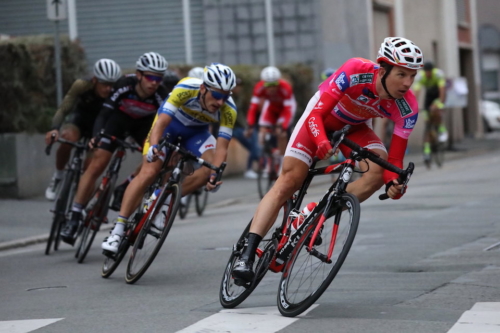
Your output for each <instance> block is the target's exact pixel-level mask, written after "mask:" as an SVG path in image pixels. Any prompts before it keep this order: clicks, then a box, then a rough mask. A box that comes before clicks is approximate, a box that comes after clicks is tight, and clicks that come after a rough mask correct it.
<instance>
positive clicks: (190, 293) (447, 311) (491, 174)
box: [0, 150, 500, 333]
mask: <svg viewBox="0 0 500 333" xmlns="http://www.w3.org/2000/svg"><path fill="white" fill-rule="evenodd" d="M499 162H500V150H488V153H485V152H481V154H479V155H476V154H474V156H467V155H463V156H460V158H457V159H454V160H453V162H452V163H447V164H446V165H445V166H444V167H443V168H442V169H432V170H430V171H428V170H426V169H425V168H424V167H423V166H421V165H419V166H417V168H416V171H415V174H414V176H413V178H412V180H411V183H410V188H409V191H408V193H407V194H406V195H405V196H404V198H403V199H401V200H399V201H391V200H389V201H384V202H381V201H379V200H378V199H377V198H376V196H375V195H374V196H373V197H372V198H370V199H369V200H367V201H366V202H365V203H363V204H362V213H361V223H360V227H359V230H358V234H357V236H356V240H355V243H354V245H353V247H352V250H351V252H350V253H349V255H348V257H347V260H346V262H345V264H344V266H343V267H342V269H341V270H340V273H339V274H338V276H337V278H336V279H335V280H334V281H333V283H332V285H331V286H330V288H329V289H328V290H327V291H326V292H325V293H324V294H323V295H322V296H321V298H320V299H319V300H318V302H317V306H316V307H314V308H313V309H312V310H311V311H310V312H308V313H307V314H306V315H304V316H302V317H300V318H297V320H296V321H291V322H289V323H285V324H283V325H285V326H273V324H274V323H276V322H277V321H279V320H281V318H280V316H278V315H276V314H275V312H276V292H277V287H278V281H279V275H278V274H274V273H268V275H266V277H265V278H264V280H263V281H262V282H261V284H260V285H259V286H258V287H257V289H256V290H255V291H254V292H253V294H252V295H251V296H250V297H249V298H248V299H247V300H246V301H245V302H244V303H242V304H241V305H240V306H239V307H238V308H237V309H236V310H235V311H234V313H227V312H224V311H222V312H221V310H222V307H221V306H220V304H219V301H218V291H219V284H220V281H221V277H222V273H223V269H224V265H225V263H226V261H227V259H228V257H229V253H230V252H229V249H230V247H231V246H232V244H233V242H234V241H236V239H237V238H238V236H239V235H240V234H241V232H242V230H243V228H244V227H245V225H246V224H247V223H248V221H249V219H250V217H251V216H252V214H253V211H254V210H255V207H256V205H257V195H256V194H255V188H254V187H253V186H254V185H255V184H254V183H253V182H250V181H246V180H243V179H238V180H235V181H234V183H232V182H230V181H229V180H228V182H227V184H226V185H229V184H232V186H227V187H225V188H223V189H221V191H220V192H223V190H224V193H225V194H224V195H222V193H221V194H219V193H217V194H215V195H214V196H213V198H211V200H213V201H211V204H210V205H209V207H208V208H207V210H206V213H205V215H204V216H203V217H202V218H198V217H196V216H195V214H194V213H193V212H191V214H190V215H189V216H188V218H187V219H185V220H178V221H177V222H176V224H175V225H174V227H173V228H172V230H171V233H170V234H169V236H168V238H167V241H166V243H165V244H164V246H163V248H162V251H161V252H160V254H159V255H158V257H157V258H156V260H155V262H154V263H153V265H152V266H151V267H150V269H149V270H148V271H147V272H146V274H145V275H144V276H143V278H142V279H141V280H140V281H139V282H137V283H136V284H135V285H127V284H125V282H124V272H125V266H126V261H124V262H123V263H122V264H121V266H120V267H119V268H118V269H117V271H116V272H115V273H114V274H113V275H112V276H111V278H109V279H103V278H101V277H100V267H101V264H102V261H103V256H102V255H101V253H100V252H101V251H100V250H99V245H100V244H99V243H100V241H101V240H102V238H104V236H105V235H106V234H107V233H106V232H104V231H103V232H100V234H99V235H98V236H97V238H96V241H95V243H94V246H93V248H92V249H91V251H90V253H89V255H88V257H87V260H86V261H85V262H84V263H83V264H77V263H76V261H75V259H74V256H73V255H74V250H73V249H72V248H71V247H70V246H66V245H64V246H62V249H61V250H60V251H58V252H57V253H54V254H51V255H50V256H45V255H44V254H43V250H44V244H43V243H38V244H32V245H28V246H24V247H12V246H11V247H9V248H5V249H4V250H3V251H1V252H0V267H2V274H1V275H0V295H1V298H2V302H1V303H0V332H3V331H2V323H4V326H5V322H6V321H23V322H17V323H18V324H17V325H18V326H21V325H24V324H26V323H27V322H24V320H35V319H36V320H42V319H44V320H49V319H52V320H50V321H47V322H45V324H46V325H47V326H44V327H42V328H39V329H38V330H37V332H54V333H58V332H74V333H78V332H101V331H105V332H110V333H112V332H145V331H149V332H179V331H181V330H182V332H275V331H278V330H280V331H281V332H349V333H353V332H374V333H377V332H384V333H385V332H408V333H416V332H448V331H449V330H450V328H451V327H452V326H453V325H454V324H455V322H457V320H458V319H459V318H460V316H461V315H462V314H463V313H464V312H465V311H467V310H469V309H471V308H472V307H473V306H474V304H476V303H477V302H500V279H498V276H500V246H496V244H498V242H499V241H500V221H499V219H498V216H499V212H500V208H499V205H498V201H499V197H500V191H499V190H498V188H499V180H498V164H499ZM327 178H328V177H326V178H323V179H318V181H316V182H315V183H314V186H313V187H312V188H311V190H310V191H309V197H308V199H307V200H311V201H312V200H314V199H315V198H317V197H319V196H320V195H321V194H322V193H323V192H324V190H325V188H326V185H325V183H328V181H329V180H328V179H327ZM245 184H246V185H245ZM243 186H245V188H244V189H242V187H243ZM233 190H234V191H235V192H233ZM241 192H243V195H242V194H241ZM235 193H238V195H236V194H235ZM216 195H220V196H221V197H219V198H217V197H216ZM18 204H21V203H18ZM23 204H24V206H23V208H22V209H20V210H18V211H17V214H12V215H8V214H7V212H8V211H9V209H7V208H6V207H7V206H9V207H10V208H13V206H15V205H14V203H13V202H10V203H8V204H6V203H5V202H4V203H3V206H1V209H2V210H1V211H2V223H4V222H5V221H6V220H8V223H22V221H23V220H29V223H31V222H32V219H33V218H37V219H38V220H39V221H40V226H37V225H35V226H33V227H32V228H33V230H32V232H33V234H32V235H30V236H34V235H36V233H35V231H36V230H38V229H37V228H40V230H43V231H44V232H45V230H47V225H48V224H47V223H48V222H47V217H49V218H50V214H49V213H48V212H47V207H48V204H47V203H46V202H44V201H42V200H38V201H37V200H34V201H31V200H30V201H29V204H27V203H26V202H23ZM6 216H8V218H7V217H6ZM4 229H9V228H8V225H7V226H5V225H4ZM12 229H15V228H14V227H13V228H12ZM35 229H36V230H35ZM25 235H26V234H25ZM7 238H10V241H11V239H12V238H13V236H12V235H11V236H8V237H7ZM242 312H243V313H246V314H247V315H248V316H249V318H250V319H249V323H251V324H248V326H246V325H247V324H246V322H245V321H244V319H241V318H244V317H238V315H239V314H241V313H242ZM217 316H222V317H217ZM210 318H218V319H217V320H219V322H218V324H215V323H214V320H215V319H214V320H212V321H210ZM220 318H223V319H220ZM231 318H237V320H240V321H237V324H234V322H231ZM497 318H500V313H498V316H497ZM23 323H24V324H23ZM31 323H32V324H33V323H34V322H31ZM197 323H198V324H197ZM12 325H14V324H12ZM26 325H27V324H26ZM40 325H41V324H40ZM192 325H201V326H192ZM204 325H205V326H204ZM217 325H219V326H217ZM221 325H222V326H221ZM259 325H261V326H259ZM263 326H264V327H267V329H268V330H267V331H266V330H264V329H263V328H262V327H263ZM12 327H14V326H12ZM200 327H201V328H200ZM221 327H222V328H221ZM272 327H281V328H277V329H274V328H272ZM499 327H500V326H499ZM4 331H5V332H21V331H14V330H4ZM28 331H30V330H29V329H25V330H24V331H22V332H28ZM476 332H479V331H477V330H476Z"/></svg>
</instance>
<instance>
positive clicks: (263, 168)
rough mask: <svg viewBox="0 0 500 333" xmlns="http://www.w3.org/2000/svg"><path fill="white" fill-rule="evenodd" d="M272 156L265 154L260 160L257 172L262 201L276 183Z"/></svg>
mask: <svg viewBox="0 0 500 333" xmlns="http://www.w3.org/2000/svg"><path fill="white" fill-rule="evenodd" d="M275 169H276V168H275V166H274V161H273V158H272V156H270V155H269V154H263V155H262V156H261V157H260V159H259V167H258V170H257V187H258V189H259V195H260V198H261V199H262V198H263V197H264V195H265V194H266V193H267V191H269V189H270V188H271V186H273V184H274V182H275V181H276V178H277V176H276V170H275Z"/></svg>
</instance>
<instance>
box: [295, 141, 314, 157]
mask: <svg viewBox="0 0 500 333" xmlns="http://www.w3.org/2000/svg"><path fill="white" fill-rule="evenodd" d="M297 148H299V149H303V150H305V151H307V152H308V153H309V154H312V151H311V149H309V148H307V147H306V146H304V145H303V144H302V143H300V142H297Z"/></svg>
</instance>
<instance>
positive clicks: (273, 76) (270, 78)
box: [260, 66, 281, 82]
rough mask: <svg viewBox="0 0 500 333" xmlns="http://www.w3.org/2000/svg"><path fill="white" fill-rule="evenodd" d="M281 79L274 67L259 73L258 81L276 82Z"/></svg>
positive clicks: (278, 71) (279, 73)
mask: <svg viewBox="0 0 500 333" xmlns="http://www.w3.org/2000/svg"><path fill="white" fill-rule="evenodd" d="M280 78H281V72H280V70H279V69H278V68H276V67H274V66H268V67H266V68H264V69H263V70H262V72H260V79H261V80H262V81H265V82H277V81H278V80H279V79H280Z"/></svg>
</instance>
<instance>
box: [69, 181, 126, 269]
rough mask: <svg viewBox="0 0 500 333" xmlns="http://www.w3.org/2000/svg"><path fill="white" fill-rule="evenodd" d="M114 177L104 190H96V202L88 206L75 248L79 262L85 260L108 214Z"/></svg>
mask: <svg viewBox="0 0 500 333" xmlns="http://www.w3.org/2000/svg"><path fill="white" fill-rule="evenodd" d="M116 178H117V175H113V176H111V178H110V179H109V181H108V183H107V185H106V187H105V188H104V190H102V192H100V193H99V190H97V193H96V195H98V196H99V197H98V198H97V202H96V203H95V205H94V206H93V207H90V210H89V213H88V214H87V217H86V218H85V221H84V223H83V226H82V228H83V231H82V233H81V236H80V245H79V247H78V250H77V258H78V263H79V264H81V263H82V262H83V261H84V260H85V257H86V256H87V254H88V252H89V250H90V248H91V246H92V243H93V242H94V238H95V236H96V234H97V232H98V231H99V229H100V228H101V224H102V222H103V221H104V219H105V218H106V216H107V215H108V205H109V201H110V200H111V195H112V193H113V191H112V189H113V188H114V184H115V182H116Z"/></svg>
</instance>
